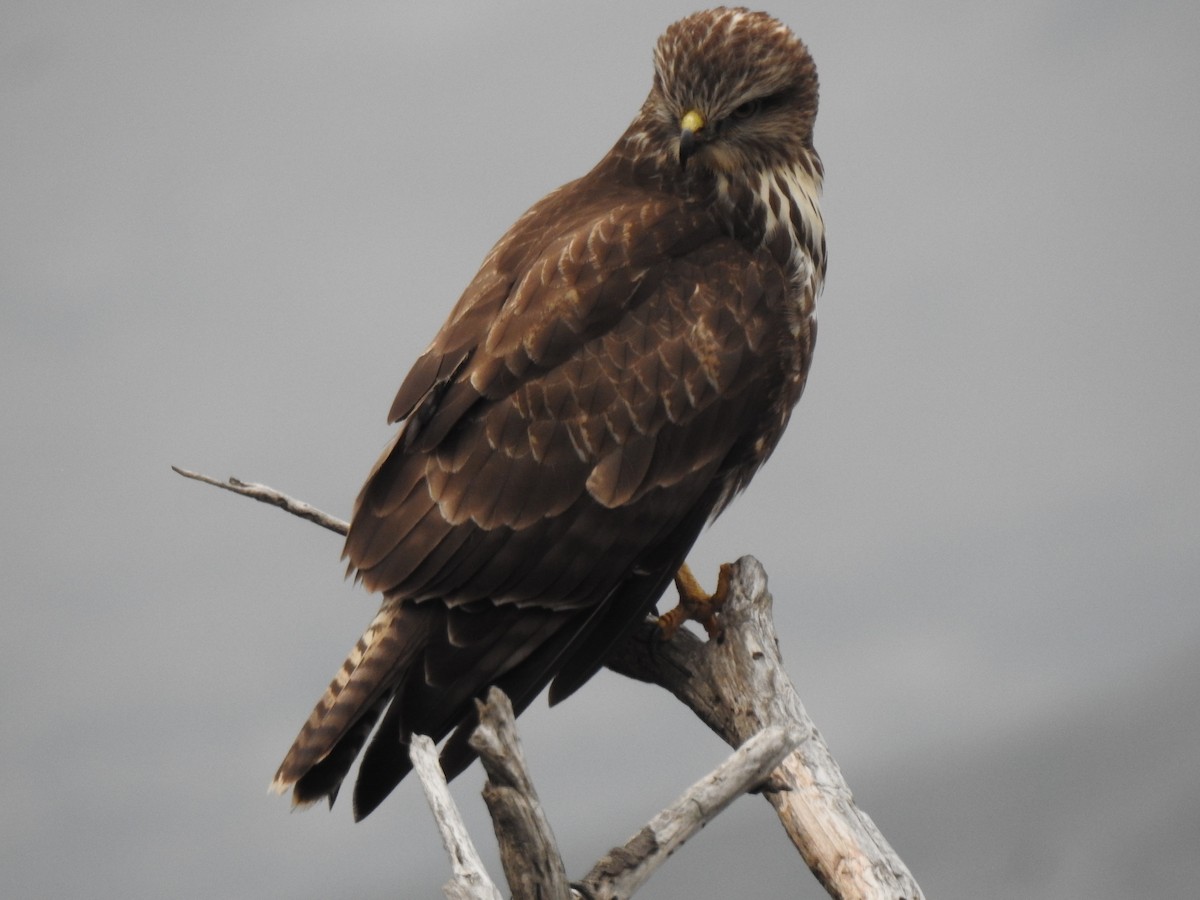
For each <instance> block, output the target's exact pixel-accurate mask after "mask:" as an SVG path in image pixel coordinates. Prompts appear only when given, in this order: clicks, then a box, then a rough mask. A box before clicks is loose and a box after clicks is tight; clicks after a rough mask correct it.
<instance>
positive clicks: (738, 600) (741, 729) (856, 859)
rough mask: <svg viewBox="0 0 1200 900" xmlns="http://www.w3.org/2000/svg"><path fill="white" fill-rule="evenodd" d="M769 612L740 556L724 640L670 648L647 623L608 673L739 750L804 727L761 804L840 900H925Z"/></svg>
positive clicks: (760, 579)
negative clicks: (676, 705) (823, 726)
mask: <svg viewBox="0 0 1200 900" xmlns="http://www.w3.org/2000/svg"><path fill="white" fill-rule="evenodd" d="M771 605H772V600H771V595H770V594H769V593H768V592H767V575H766V572H764V571H763V568H762V565H761V564H760V563H759V562H758V560H756V559H754V557H752V556H745V557H742V558H741V559H740V560H738V561H737V563H735V564H734V568H733V577H732V578H731V580H730V594H729V599H728V601H727V602H726V604H725V606H724V607H723V609H722V612H721V616H722V620H723V623H724V626H725V636H724V640H723V641H707V642H705V641H701V640H700V639H699V638H697V637H696V636H695V635H693V634H692V633H690V632H686V631H681V632H680V633H678V634H676V635H675V637H674V638H673V639H672V640H670V641H663V640H661V639H660V638H659V636H658V631H657V628H656V627H655V626H654V624H653V623H652V622H647V623H646V624H645V625H644V626H643V627H642V628H641V629H640V630H639V632H638V633H637V634H636V635H635V637H634V638H633V639H631V640H629V641H626V642H625V643H623V644H622V645H620V646H619V647H617V648H616V649H615V651H614V652H613V654H612V655H611V656H610V657H609V659H608V660H607V662H606V665H607V666H608V668H610V669H612V670H613V671H614V672H619V673H621V674H622V675H626V676H628V677H630V678H636V679H638V680H641V681H647V682H650V683H653V684H657V685H660V686H661V687H664V688H666V689H667V690H669V691H670V692H671V693H672V694H674V695H675V696H676V697H677V698H679V700H681V701H682V702H683V703H684V704H686V705H687V706H688V708H690V709H691V710H692V711H693V712H695V713H696V715H697V716H699V717H700V718H701V719H702V720H703V721H704V722H705V723H706V724H707V725H708V726H709V727H710V728H711V729H712V730H713V731H715V732H716V733H717V734H719V735H720V736H721V737H722V738H723V739H724V740H725V741H726V742H727V743H728V744H730V745H732V746H735V747H736V746H738V745H740V744H741V743H743V742H744V741H745V740H746V739H747V738H749V737H750V736H751V735H753V734H756V733H757V732H759V731H761V730H762V729H763V728H765V727H767V726H770V725H788V726H791V727H796V728H799V729H800V730H801V732H802V734H803V735H804V740H803V741H802V743H801V744H800V746H799V747H797V748H796V750H795V751H794V752H793V753H792V754H791V755H790V756H788V757H787V759H785V760H784V761H783V763H782V764H781V765H780V766H779V768H778V769H776V770H775V771H774V772H773V773H772V776H771V784H770V786H769V789H767V790H764V791H763V796H764V797H766V799H767V800H768V802H770V804H771V805H772V806H773V807H775V811H776V813H777V814H778V815H779V819H780V821H781V822H782V823H783V827H784V830H785V831H786V832H787V834H788V837H789V838H791V840H792V843H793V844H795V845H796V848H797V849H798V850H799V851H800V854H801V856H803V857H804V861H805V862H806V863H807V864H808V866H809V868H810V869H812V872H813V874H814V875H816V876H817V878H818V879H819V880H820V882H821V884H823V885H824V886H825V889H826V890H827V891H828V892H829V893H830V895H831V896H833V897H837V898H841V900H881V898H888V900H919V898H922V897H923V894H922V893H921V889H920V887H918V885H917V882H916V880H915V879H914V878H913V877H912V875H911V873H909V871H908V869H907V868H906V867H905V865H904V863H903V861H901V859H900V857H899V856H898V855H897V854H896V852H895V851H894V850H893V849H892V848H891V846H890V845H889V844H888V843H887V841H886V840H885V839H884V837H883V835H882V834H880V832H879V829H878V828H876V827H875V823H874V822H872V821H871V819H870V817H869V816H868V815H867V814H866V813H864V812H863V811H862V810H860V809H859V808H858V807H857V806H856V805H855V803H854V797H853V795H852V794H851V792H850V788H849V786H848V785H847V784H846V781H845V779H844V778H843V776H842V772H841V769H840V768H839V767H838V764H837V762H836V761H835V760H834V758H833V755H832V754H831V753H830V752H829V748H828V746H826V744H825V741H824V740H823V739H822V737H821V735H820V733H819V732H818V731H817V728H816V726H815V725H814V724H813V722H812V720H811V719H810V718H809V717H808V713H807V712H806V711H805V709H804V704H803V703H801V702H800V696H799V695H798V694H797V693H796V689H795V687H794V686H793V685H792V682H791V680H790V679H789V678H788V676H787V673H786V671H785V670H784V667H783V659H782V657H781V656H780V654H779V646H778V640H777V639H776V636H775V626H774V622H773V620H772V617H771Z"/></svg>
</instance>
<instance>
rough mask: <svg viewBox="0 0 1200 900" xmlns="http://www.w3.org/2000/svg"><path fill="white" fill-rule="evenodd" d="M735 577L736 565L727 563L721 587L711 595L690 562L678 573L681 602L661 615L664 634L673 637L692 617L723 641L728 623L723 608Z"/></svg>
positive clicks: (720, 578) (721, 571)
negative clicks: (703, 586)
mask: <svg viewBox="0 0 1200 900" xmlns="http://www.w3.org/2000/svg"><path fill="white" fill-rule="evenodd" d="M732 577H733V565H732V564H731V563H723V564H722V565H721V568H720V569H719V570H718V573H717V589H716V590H715V591H713V592H712V593H711V594H709V593H706V592H705V590H704V589H703V588H702V587H700V582H698V581H697V580H696V576H695V575H693V574H692V570H691V569H690V568H688V565H687V563H684V564H683V565H682V566H680V567H679V572H678V573H677V574H676V575H675V588H676V589H677V590H678V591H679V605H678V606H676V607H675V608H674V609H672V610H670V611H669V612H667V613H665V614H663V615H661V616H659V617H658V627H659V629H660V630H661V632H662V636H663V638H664V639H666V640H670V639H671V638H673V637H674V636H675V633H676V632H677V631H679V629H680V628H681V627H682V626H683V623H684V622H686V621H688V620H689V619H690V620H692V621H694V622H699V623H700V625H702V626H703V627H704V631H705V633H706V634H707V635H708V637H709V640H716V641H717V642H718V643H720V642H721V641H722V640H723V639H724V637H725V624H724V622H723V621H722V620H721V616H720V610H721V607H722V606H724V605H725V601H726V600H727V599H728V597H729V581H730V579H731V578H732Z"/></svg>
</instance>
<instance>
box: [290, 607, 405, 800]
mask: <svg viewBox="0 0 1200 900" xmlns="http://www.w3.org/2000/svg"><path fill="white" fill-rule="evenodd" d="M428 618H429V617H428V616H426V615H423V614H422V611H420V610H414V609H412V608H408V609H403V608H401V607H400V606H399V605H398V604H391V603H385V604H384V607H383V608H382V609H381V610H380V611H379V614H378V615H377V616H376V617H375V620H374V621H373V622H371V625H370V627H368V628H367V630H366V632H365V633H364V634H363V636H362V637H361V638H359V639H358V643H357V644H355V645H354V649H353V650H351V651H350V655H349V656H347V657H346V661H345V662H343V663H342V667H341V669H340V670H339V671H338V673H337V675H336V676H335V677H334V679H333V681H332V682H330V684H329V687H328V688H327V689H326V691H325V694H324V696H322V697H321V700H320V702H318V703H317V705H316V707H315V708H314V709H313V711H312V713H311V714H310V715H309V717H308V721H307V722H305V723H304V727H303V728H302V729H300V734H299V735H297V737H296V740H295V742H294V743H293V744H292V747H291V749H290V750H289V751H288V753H287V756H285V757H284V760H283V763H282V764H281V765H280V766H279V771H277V772H276V773H275V780H274V781H273V782H272V783H271V788H272V790H274V791H275V792H276V793H280V794H282V793H284V792H285V791H287V789H288V788H289V787H291V788H293V792H292V802H293V803H294V804H295V805H298V806H300V805H307V804H309V803H312V802H314V801H316V800H319V799H320V798H322V797H328V798H329V802H330V803H333V800H334V798H335V797H336V796H337V792H338V788H339V787H340V786H341V783H342V780H343V779H344V778H345V777H346V773H347V771H349V769H350V766H351V764H353V762H354V759H355V757H356V756H358V752H359V750H361V749H362V745H363V743H364V742H365V741H366V739H367V736H368V735H369V734H370V732H371V728H372V727H374V725H375V722H376V721H377V720H378V718H379V716H380V714H381V713H382V712H383V709H384V707H386V706H387V704H388V701H389V700H391V698H392V696H393V695H394V693H395V692H396V689H397V687H398V686H399V685H400V684H402V683H403V681H404V678H405V676H406V674H407V670H408V668H409V666H410V665H411V664H412V662H413V660H414V659H416V658H417V657H418V656H419V655H420V653H421V651H422V650H423V649H424V647H425V643H426V641H427V640H428V636H429V622H428Z"/></svg>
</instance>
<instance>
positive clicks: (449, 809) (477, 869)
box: [408, 734, 504, 900]
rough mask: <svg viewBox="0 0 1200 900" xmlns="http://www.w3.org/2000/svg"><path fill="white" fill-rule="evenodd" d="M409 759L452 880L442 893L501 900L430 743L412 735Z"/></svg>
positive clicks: (455, 898) (458, 899)
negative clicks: (448, 865) (442, 848)
mask: <svg viewBox="0 0 1200 900" xmlns="http://www.w3.org/2000/svg"><path fill="white" fill-rule="evenodd" d="M408 758H409V759H411V760H412V764H413V771H414V772H416V773H417V777H418V778H419V779H420V780H421V787H422V788H423V789H424V791H425V800H426V802H428V803H429V809H430V811H431V812H432V813H433V818H434V821H436V822H437V826H438V831H439V832H440V833H441V836H442V846H444V847H445V848H446V853H447V855H449V857H450V871H451V873H452V875H453V877H452V878H451V879H450V880H449V881H447V882H446V883H445V884H444V885H442V893H444V894H445V895H446V897H447V898H448V900H504V895H503V894H501V893H500V891H499V890H498V889H497V888H496V885H495V884H494V883H493V882H492V880H491V879H490V878H489V877H488V873H487V870H486V869H484V867H483V860H481V859H480V858H479V854H478V853H477V852H476V850H475V845H474V844H473V843H471V835H470V834H468V833H467V826H466V825H465V824H464V823H463V820H462V816H460V815H459V813H458V806H456V805H455V803H454V798H453V797H451V796H450V786H449V785H448V784H446V776H445V775H444V774H442V767H441V764H440V763H439V762H438V753H437V747H435V746H434V743H433V741H432V740H430V739H429V738H428V737H426V736H425V735H423V734H415V735H413V737H412V741H411V742H410V743H409V747H408Z"/></svg>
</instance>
